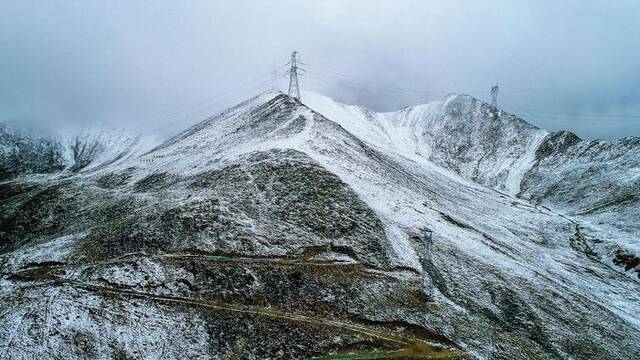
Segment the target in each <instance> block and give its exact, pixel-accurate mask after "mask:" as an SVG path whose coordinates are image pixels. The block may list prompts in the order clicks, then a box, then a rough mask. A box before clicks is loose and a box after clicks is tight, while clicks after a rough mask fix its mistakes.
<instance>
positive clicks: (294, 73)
mask: <svg viewBox="0 0 640 360" xmlns="http://www.w3.org/2000/svg"><path fill="white" fill-rule="evenodd" d="M297 61H298V52H297V51H294V52H292V53H291V70H289V96H292V97H295V98H296V99H298V101H300V86H298V65H297Z"/></svg>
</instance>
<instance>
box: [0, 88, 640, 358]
mask: <svg viewBox="0 0 640 360" xmlns="http://www.w3.org/2000/svg"><path fill="white" fill-rule="evenodd" d="M302 98H303V102H302V104H300V103H297V102H294V101H293V100H291V99H290V98H287V97H286V96H284V95H282V94H280V93H265V94H262V95H260V96H258V97H256V98H254V99H251V100H249V101H246V102H244V103H242V104H240V105H238V106H236V107H234V108H231V109H229V110H227V111H225V112H223V113H222V114H220V115H218V116H215V117H213V118H211V119H208V120H205V121H204V122H202V123H200V124H198V125H196V126H194V127H193V128H191V129H189V130H187V131H186V132H184V133H182V134H179V135H177V136H175V137H173V138H171V139H169V140H168V141H166V142H165V143H163V144H162V145H160V146H158V147H156V148H155V149H153V150H151V151H147V150H148V149H150V146H149V145H148V144H140V142H139V141H138V140H136V139H135V138H126V137H124V139H125V140H122V139H123V137H115V138H116V139H117V140H114V141H115V142H116V143H118V144H120V145H113V146H111V145H110V146H109V148H110V149H111V150H110V151H109V153H104V154H103V155H101V156H100V158H98V159H96V161H94V162H93V163H92V166H91V168H90V169H87V170H100V171H99V173H101V174H102V173H106V172H119V171H124V170H125V169H132V168H135V170H134V171H133V173H132V178H131V182H135V181H138V180H141V179H143V178H145V177H147V176H149V175H151V174H157V173H169V174H175V175H178V176H181V177H189V176H194V175H197V174H200V173H203V172H205V171H210V170H215V169H222V168H224V167H225V166H227V165H229V164H234V163H239V162H242V161H244V160H243V159H245V158H246V156H247V155H248V154H252V153H254V152H257V151H265V150H271V149H293V150H296V151H300V152H303V153H305V154H306V155H308V156H309V157H311V158H312V159H313V160H314V161H316V162H317V163H319V164H320V165H321V166H322V167H324V168H325V169H327V170H328V171H329V172H331V173H334V174H336V175H337V176H338V177H339V178H340V179H341V180H342V181H343V182H344V183H346V184H348V185H349V186H350V187H351V188H352V189H353V190H354V191H355V192H356V194H357V195H358V196H359V197H360V198H361V199H362V200H363V201H364V202H365V203H366V204H367V205H368V206H369V207H370V208H371V209H373V210H374V211H375V213H376V214H377V215H378V217H379V218H380V220H381V221H382V223H383V224H384V226H385V232H386V236H387V241H388V244H386V245H387V246H386V248H387V251H388V252H389V256H390V257H391V258H392V259H393V260H394V261H395V263H396V265H397V266H399V267H406V268H411V269H414V270H416V271H418V272H424V271H425V270H424V264H423V260H422V259H420V257H419V255H418V252H417V251H416V245H415V241H416V240H415V236H416V234H419V235H420V236H421V238H424V236H423V235H424V234H429V235H428V236H427V237H428V239H429V245H428V246H429V247H430V256H431V259H430V261H431V263H432V265H433V266H434V267H435V268H437V269H438V271H440V272H442V273H443V274H445V275H446V277H447V279H449V280H450V281H452V282H454V283H452V284H450V285H451V287H452V288H454V290H452V291H453V293H454V294H456V293H457V294H458V296H461V297H464V296H466V297H469V298H473V301H476V302H477V303H478V304H482V305H486V306H491V305H488V304H492V296H493V294H491V295H490V294H489V293H488V292H487V291H486V286H487V285H486V283H485V282H491V283H492V284H493V286H495V287H497V288H501V289H504V288H509V289H510V291H513V292H515V293H517V294H518V296H520V297H521V298H523V299H528V300H529V301H530V303H531V306H532V307H533V308H534V309H535V310H534V311H535V312H536V314H539V316H540V317H541V318H542V321H543V322H549V323H550V325H548V326H552V327H559V328H561V327H562V325H561V322H560V320H559V319H557V316H556V315H554V311H557V309H545V308H544V305H543V303H542V302H540V303H539V302H538V301H540V298H539V297H541V296H543V295H542V294H548V293H554V294H562V295H554V296H556V297H557V298H563V299H564V298H566V299H569V300H566V301H567V303H569V304H570V305H569V307H572V306H573V307H576V308H578V307H579V308H580V309H583V310H584V311H588V309H590V308H591V307H597V308H598V309H600V308H602V309H606V311H608V312H610V313H612V314H614V316H615V317H617V318H619V319H621V320H620V321H622V322H624V323H626V324H628V325H629V326H630V327H632V328H634V329H635V330H636V331H640V319H639V318H638V313H640V299H639V297H638V286H639V282H638V279H637V278H634V277H632V276H625V275H624V274H622V272H621V271H619V269H615V267H614V266H612V264H611V262H610V261H596V260H594V259H592V258H589V257H588V256H586V255H585V254H584V253H582V252H580V251H577V250H576V249H575V246H574V245H573V243H572V241H573V240H571V239H572V238H574V237H577V236H578V235H576V231H577V230H576V225H580V226H582V227H583V228H585V229H586V230H584V231H585V232H586V233H589V232H593V233H598V234H600V235H603V236H606V237H607V238H601V239H600V240H604V241H609V242H614V241H618V240H617V239H615V237H616V236H617V234H618V232H619V231H618V230H617V229H616V228H615V227H614V228H610V227H606V224H604V225H603V226H605V229H606V231H605V230H602V229H599V226H600V224H595V223H593V222H590V219H592V218H586V219H582V220H584V221H581V219H580V217H579V216H577V215H576V216H575V217H573V216H571V214H570V215H569V216H567V215H565V214H561V213H559V210H556V209H555V208H553V207H552V208H549V207H545V206H539V205H537V204H536V203H532V202H530V201H527V200H524V199H521V198H518V197H516V196H515V195H516V194H519V193H520V192H522V191H523V189H522V188H521V184H523V179H524V178H525V177H526V176H527V174H528V173H529V172H530V171H532V168H534V166H536V165H537V164H538V163H539V161H538V159H536V153H537V151H538V149H539V147H540V145H541V143H542V142H543V140H544V139H545V137H547V136H548V134H549V133H548V132H546V131H544V130H541V129H538V128H535V127H533V126H531V125H529V124H527V123H525V122H523V121H522V120H520V119H517V118H515V117H513V116H510V115H505V114H501V115H500V116H494V115H492V114H491V113H487V112H491V111H496V110H495V109H493V110H491V109H488V108H487V107H486V106H484V105H481V104H480V103H479V102H476V101H475V100H474V99H472V98H470V97H468V96H462V95H452V96H449V97H447V98H445V99H443V101H438V102H434V103H430V104H426V105H419V106H414V107H409V108H405V109H403V110H400V111H397V112H388V113H377V112H373V111H370V110H368V109H365V108H362V107H358V106H352V105H344V104H340V103H338V102H335V101H333V100H332V99H330V98H327V97H325V96H322V95H318V94H314V93H309V92H305V93H303V95H302ZM257 112H259V115H260V116H258V115H256V114H257ZM458 113H461V114H464V116H462V117H460V116H457V115H456V114H458ZM456 116H457V117H456ZM486 129H493V130H491V131H489V130H486ZM469 133H471V134H477V136H471V138H470V137H469V136H467V137H466V138H465V137H464V134H467V135H468V134H469ZM486 144H491V146H492V148H490V149H487V146H488V145H486ZM121 154H123V155H121ZM487 154H489V155H487ZM114 159H115V160H114ZM635 174H636V175H635V176H636V177H638V176H640V172H638V171H637V169H636V171H635ZM83 176H84V175H83ZM86 176H89V175H86ZM629 181H631V180H629ZM140 196H146V195H140ZM632 235H635V238H636V242H637V241H638V240H637V236H638V233H637V232H635V233H632ZM631 237H632V236H627V237H625V239H628V240H627V241H630V242H631V241H632V240H629V239H630V238H631ZM66 244H67V243H66V239H64V238H61V239H57V240H55V241H53V242H51V243H50V244H45V245H42V246H40V247H37V248H34V249H24V250H21V251H22V252H21V253H19V254H18V253H16V256H18V255H19V258H20V259H21V260H20V261H24V262H27V261H29V259H36V258H37V259H38V260H43V259H42V258H41V254H42V252H43V251H45V250H46V251H48V253H49V255H50V261H54V260H56V259H59V258H61V257H63V256H64V255H65V253H66V251H67V250H66ZM636 244H637V243H636ZM23 252H24V253H23ZM26 253H30V255H28V254H26ZM143 265H144V267H145V268H148V269H149V272H151V273H154V274H160V275H158V276H164V275H162V270H161V269H158V268H157V266H155V265H154V264H150V263H145V264H143ZM109 271H110V274H111V275H110V277H111V278H113V279H112V280H114V281H115V282H116V283H123V284H127V285H135V284H138V283H141V282H143V281H144V277H143V276H141V275H139V274H134V275H131V274H130V273H126V274H125V273H124V272H123V271H122V269H118V268H113V269H110V270H109ZM127 274H128V275H127ZM425 275H426V274H425ZM432 281H433V284H426V285H427V286H433V292H434V293H439V294H440V295H439V296H441V298H440V299H441V300H442V302H443V303H449V304H453V305H454V308H455V306H457V305H456V303H457V301H458V299H457V297H456V296H454V295H452V294H450V293H443V292H442V288H440V287H437V284H435V283H436V282H437V281H436V279H434V278H433V277H432ZM425 282H427V283H428V282H429V280H425ZM60 296H65V294H60ZM545 296H551V295H545ZM91 301H93V302H95V301H99V300H97V299H87V300H86V302H91ZM554 301H555V300H554ZM558 301H560V300H558ZM89 305H90V304H87V306H89ZM119 306H128V305H119ZM142 310H144V312H146V313H149V312H150V311H152V310H149V309H142ZM142 310H140V311H142ZM153 311H160V310H153ZM452 311H454V310H452ZM455 311H458V310H455ZM460 311H461V312H468V311H470V310H469V309H465V310H460ZM603 311H604V310H603ZM71 315H73V316H79V317H82V316H84V315H83V314H82V313H78V314H74V313H72V314H71ZM155 315H157V316H159V318H162V317H163V316H165V315H164V314H163V313H162V312H160V313H158V314H155ZM155 315H154V316H155ZM14 316H15V317H16V321H18V320H17V319H18V318H19V314H17V315H14ZM82 321H87V326H90V327H97V329H98V330H99V331H107V332H114V331H116V332H118V334H121V335H118V336H121V337H130V336H132V332H138V331H143V330H144V325H136V326H133V327H130V328H129V329H128V330H127V329H124V328H116V327H115V325H113V326H106V325H105V324H94V323H90V322H89V320H86V319H85V320H82ZM198 321H199V320H197V319H196V322H197V323H196V324H194V326H199V327H201V326H202V324H201V323H198ZM554 321H557V322H556V323H554ZM594 321H595V322H599V320H597V319H596V320H594ZM551 323H553V324H551ZM60 326H75V325H73V324H72V323H69V324H60ZM167 331H169V330H167ZM175 331H176V332H184V333H185V334H187V335H186V336H194V335H193V331H191V330H189V329H186V328H179V329H175ZM5 335H6V336H11V334H5ZM136 336H137V335H136ZM132 341H133V340H127V338H123V339H122V342H123V343H125V344H130V345H127V346H131V347H132V349H133V350H132V351H133V352H134V353H135V349H136V346H138V345H137V343H134V342H132ZM136 341H137V342H139V341H141V340H136ZM145 341H148V342H150V343H153V341H155V340H154V339H147V340H145ZM183 345H184V344H183ZM52 346H55V344H53V345H52ZM192 346H193V347H200V346H202V344H199V343H194V344H192ZM158 351H159V350H158ZM184 351H185V356H186V355H187V354H188V353H189V351H190V348H188V347H187V348H185V349H184Z"/></svg>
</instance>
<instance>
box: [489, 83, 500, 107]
mask: <svg viewBox="0 0 640 360" xmlns="http://www.w3.org/2000/svg"><path fill="white" fill-rule="evenodd" d="M498 90H500V88H499V87H498V83H496V84H495V85H493V86H492V87H491V106H493V107H494V108H497V107H498Z"/></svg>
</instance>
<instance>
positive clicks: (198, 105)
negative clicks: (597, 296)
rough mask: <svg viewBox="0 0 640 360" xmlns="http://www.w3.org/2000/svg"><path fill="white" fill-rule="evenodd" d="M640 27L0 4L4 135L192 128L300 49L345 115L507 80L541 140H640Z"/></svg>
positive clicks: (507, 96)
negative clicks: (563, 136) (9, 127)
mask: <svg viewBox="0 0 640 360" xmlns="http://www.w3.org/2000/svg"><path fill="white" fill-rule="evenodd" d="M638 19H640V2H638V1H637V0H632V1H623V0H616V1H595V0H594V1H586V0H582V1H569V0H565V1H541V0H535V1H533V0H532V1H512V0H511V1H424V0H416V1H398V0H394V1H372V0H363V1H345V0H339V1H328V0H317V1H237V0H236V1H159V0H154V1H130V0H126V1H124V0H123V1H114V0H112V1H106V0H105V1H62V0H60V1H25V0H21V1H17V0H16V1H3V2H2V3H0V47H1V49H2V50H1V53H0V121H12V122H14V123H19V124H27V125H32V126H44V127H51V128H61V127H63V128H66V127H76V126H86V125H89V124H97V125H99V126H104V125H105V124H137V126H139V127H141V128H143V129H148V130H156V129H155V128H156V127H160V128H162V127H163V124H164V123H166V122H168V121H170V120H173V119H176V118H179V117H180V116H181V115H185V114H186V115H190V117H189V118H188V119H187V120H184V121H177V122H176V121H174V122H173V123H170V125H167V126H172V127H176V128H177V127H181V126H186V125H189V123H190V122H193V121H195V119H196V118H199V117H203V116H205V115H207V114H209V113H212V112H215V111H216V110H219V109H220V108H222V107H225V106H230V105H233V104H234V103H236V102H238V101H240V100H242V99H244V98H245V97H248V96H251V95H254V94H255V92H256V91H258V90H260V89H263V88H264V89H266V88H268V86H269V79H270V77H269V76H268V75H265V76H263V77H262V78H261V80H264V81H263V84H264V87H263V88H259V87H257V86H255V85H256V84H258V83H260V81H256V82H254V83H251V84H250V85H248V86H247V87H245V88H243V89H239V90H237V91H236V92H225V90H226V89H233V88H235V87H237V86H238V85H240V84H242V83H244V82H246V81H248V80H250V79H253V78H255V77H256V75H260V74H264V73H266V72H269V71H270V70H271V69H272V68H273V67H275V66H279V65H281V64H284V63H285V62H287V61H288V57H289V54H290V52H291V51H292V50H294V49H295V50H299V51H300V53H301V56H302V61H303V62H305V63H307V64H309V66H308V69H309V70H310V71H309V73H308V74H307V76H306V77H303V78H302V79H301V84H302V87H303V88H304V89H307V90H315V91H318V92H320V93H324V94H327V95H329V96H332V97H334V98H336V99H337V100H340V101H343V102H348V103H356V104H360V105H364V106H368V107H371V108H373V109H375V110H393V109H397V108H400V107H402V106H404V105H410V104H416V103H423V102H427V101H430V100H435V99H438V98H440V97H442V96H443V95H444V94H446V93H449V92H460V93H470V94H472V95H474V96H477V97H479V98H481V99H483V100H485V101H488V100H489V89H490V87H491V85H492V84H493V83H495V82H496V81H498V82H499V83H500V88H501V90H500V97H499V103H500V104H504V105H505V109H506V110H508V111H512V112H515V113H516V114H518V115H520V116H521V117H523V118H524V119H525V120H527V121H529V122H531V123H533V124H535V125H538V126H540V127H543V128H546V129H549V130H558V129H569V130H571V131H574V132H576V133H577V134H578V135H580V136H583V137H586V138H615V137H622V136H627V135H635V136H638V135H640V66H639V65H640V45H638V39H637V37H638V35H639V34H640V21H638ZM314 66H315V67H316V68H315V69H316V73H315V74H314V73H313V71H314ZM323 68H324V69H325V70H321V69H323ZM327 70H330V71H332V72H327ZM318 71H319V72H318ZM323 71H324V72H323ZM336 73H339V74H347V73H348V74H349V75H350V76H351V78H347V77H344V76H342V75H337V74H336ZM323 74H324V75H323ZM340 79H341V80H340ZM356 79H358V80H356ZM363 84H366V86H363ZM280 85H281V86H282V87H284V86H285V81H284V79H282V81H281V82H280ZM221 92H225V95H223V96H221V97H217V96H216V95H218V94H220V93H221ZM417 92H420V93H425V95H421V94H417ZM198 110H199V111H198ZM171 115H173V116H171Z"/></svg>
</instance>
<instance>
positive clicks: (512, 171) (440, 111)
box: [305, 93, 640, 278]
mask: <svg viewBox="0 0 640 360" xmlns="http://www.w3.org/2000/svg"><path fill="white" fill-rule="evenodd" d="M305 102H306V103H307V104H308V105H309V106H310V107H312V108H314V109H317V110H318V111H319V112H321V113H323V114H325V115H326V116H327V117H329V118H330V119H332V120H334V121H336V122H338V123H340V124H341V125H342V126H344V127H345V128H346V129H348V130H349V131H351V132H352V133H354V134H357V136H359V137H361V138H362V139H364V140H365V141H367V143H369V144H371V145H372V146H375V147H377V148H380V149H382V151H385V152H389V151H391V152H394V153H397V154H398V155H400V156H402V157H405V158H408V159H411V160H413V161H417V162H421V161H425V160H426V161H428V162H433V163H435V164H437V165H440V166H442V167H444V168H446V169H449V170H451V171H453V172H455V173H456V174H458V175H461V176H463V177H465V178H467V179H469V180H472V181H474V182H477V183H480V184H483V185H486V186H490V187H492V188H495V189H497V190H500V191H504V192H506V193H508V194H510V195H516V196H518V197H521V198H523V199H526V200H529V201H533V202H534V203H535V204H537V205H540V206H546V207H549V208H553V209H555V210H556V211H558V212H560V213H562V214H564V215H568V216H571V217H572V218H573V219H574V220H575V221H577V222H579V223H580V224H581V226H584V227H586V229H583V231H588V232H590V233H591V237H592V238H595V239H597V240H596V241H595V242H592V243H591V244H589V247H590V250H593V251H595V252H597V253H599V254H600V256H601V257H602V260H603V261H604V262H606V263H607V264H609V265H611V266H614V267H618V266H617V265H620V264H616V261H615V258H616V257H619V254H623V255H624V254H627V255H628V256H630V257H631V259H634V258H638V257H639V256H640V242H639V241H638V237H637V234H638V233H639V230H640V221H638V219H637V216H635V215H636V214H638V213H639V212H640V201H639V200H640V198H639V197H638V195H637V193H638V191H637V189H638V188H639V187H638V185H639V184H640V183H638V181H639V180H638V179H639V177H638V174H640V138H634V137H629V138H625V139H621V140H615V141H600V140H592V141H584V140H581V139H579V138H578V137H577V136H576V135H574V134H572V133H569V132H557V133H548V132H546V131H544V130H540V129H538V128H536V127H534V126H532V125H530V124H528V123H526V122H525V121H523V120H521V119H519V118H517V117H515V116H514V115H511V114H507V113H505V112H503V111H502V110H496V109H492V108H491V107H490V106H489V105H487V104H484V103H482V102H481V101H478V100H477V99H474V98H472V97H470V96H465V95H451V96H448V97H446V98H445V99H443V100H442V101H438V102H434V103H431V104H427V105H419V106H415V107H409V108H406V109H403V110H401V111H398V112H392V113H375V112H372V111H370V110H367V109H364V108H360V107H357V106H348V105H343V104H339V103H336V102H334V101H333V100H331V99H329V98H326V97H323V96H321V95H317V94H313V93H307V94H305ZM634 261H635V260H634ZM633 263H634V262H632V263H630V264H633ZM628 264H629V263H628ZM628 264H625V265H624V266H622V267H618V268H619V269H620V270H621V271H623V272H624V271H625V269H626V271H627V274H629V275H630V276H632V277H638V278H640V267H638V266H631V267H630V268H626V267H627V265H628ZM636 265H637V264H636Z"/></svg>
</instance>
